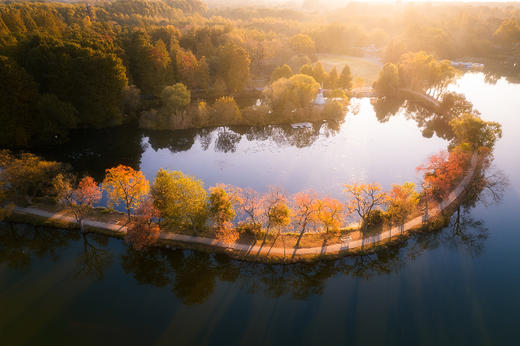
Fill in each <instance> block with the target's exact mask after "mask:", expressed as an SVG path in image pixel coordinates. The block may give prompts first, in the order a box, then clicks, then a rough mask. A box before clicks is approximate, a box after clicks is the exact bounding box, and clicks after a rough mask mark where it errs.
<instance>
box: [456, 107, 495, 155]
mask: <svg viewBox="0 0 520 346" xmlns="http://www.w3.org/2000/svg"><path fill="white" fill-rule="evenodd" d="M450 125H451V127H452V129H453V132H454V133H455V139H454V144H455V145H458V144H463V143H469V144H470V145H471V147H472V148H473V149H478V148H480V147H487V148H490V149H493V147H494V146H495V143H496V141H497V140H498V139H499V138H502V126H501V125H500V124H499V123H497V122H492V121H484V120H482V119H481V118H479V117H478V116H476V115H474V114H470V113H464V114H462V116H461V117H459V118H455V119H453V120H451V121H450Z"/></svg>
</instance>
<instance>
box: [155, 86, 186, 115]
mask: <svg viewBox="0 0 520 346" xmlns="http://www.w3.org/2000/svg"><path fill="white" fill-rule="evenodd" d="M161 100H162V103H163V107H164V108H165V109H166V110H167V111H168V112H177V111H180V110H183V109H185V108H186V106H188V105H189V104H190V102H191V93H190V91H189V90H188V88H186V86H185V85H184V84H182V83H176V84H174V85H171V86H167V87H165V88H164V89H163V91H162V92H161Z"/></svg>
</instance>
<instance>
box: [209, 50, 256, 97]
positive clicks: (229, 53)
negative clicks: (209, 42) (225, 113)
mask: <svg viewBox="0 0 520 346" xmlns="http://www.w3.org/2000/svg"><path fill="white" fill-rule="evenodd" d="M217 56H218V62H217V66H216V78H221V79H222V80H223V81H224V82H225V83H226V85H227V88H228V90H229V91H230V92H233V93H236V92H239V91H241V90H243V89H244V87H245V86H246V84H247V82H248V80H249V66H250V64H251V60H250V59H249V54H248V53H247V51H246V50H245V49H244V48H242V47H240V46H238V45H236V44H235V43H232V42H229V43H227V44H225V45H223V46H220V47H219V48H218V51H217Z"/></svg>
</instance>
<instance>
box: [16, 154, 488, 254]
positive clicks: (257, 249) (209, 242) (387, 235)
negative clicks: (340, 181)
mask: <svg viewBox="0 0 520 346" xmlns="http://www.w3.org/2000/svg"><path fill="white" fill-rule="evenodd" d="M477 160H478V155H477V154H476V153H474V154H473V157H472V159H471V166H470V168H469V170H468V172H467V174H466V175H465V176H464V178H463V179H462V181H461V182H460V183H459V185H458V186H457V187H456V188H455V189H454V190H453V191H451V193H450V194H449V195H448V197H447V198H445V199H444V200H443V201H441V203H439V205H437V206H436V207H434V208H431V209H430V210H427V212H426V213H425V214H424V215H422V216H418V217H416V218H414V219H412V220H410V221H408V222H406V223H405V224H404V225H401V226H396V227H393V228H391V229H390V230H387V231H384V232H381V233H379V234H377V235H373V236H369V237H365V238H362V239H358V240H345V241H342V242H341V243H336V244H331V245H326V246H317V247H308V248H296V247H294V248H280V247H270V246H263V245H248V244H241V243H234V244H231V245H230V244H227V243H225V242H223V241H219V240H217V239H212V238H205V237H197V236H189V235H183V234H175V233H170V232H161V233H160V234H159V239H160V240H162V241H166V243H167V242H168V241H172V244H173V245H175V243H178V242H181V243H189V244H198V245H204V246H209V247H215V248H221V249H229V250H231V251H233V252H236V253H238V254H244V255H249V256H253V257H254V256H257V257H264V256H266V257H267V256H273V257H279V258H286V257H287V258H289V259H297V258H302V257H313V256H318V255H337V254H340V253H343V252H349V251H356V250H362V249H363V248H365V247H370V246H373V245H378V244H380V243H381V242H383V241H385V240H389V239H391V238H392V237H396V236H400V235H403V234H405V233H407V232H409V231H410V230H413V229H417V228H419V227H420V226H421V225H422V224H424V223H425V222H427V221H429V220H431V219H433V218H435V217H437V216H438V215H439V214H441V213H442V212H443V211H444V210H445V209H446V208H448V207H449V206H450V205H451V204H452V203H453V202H455V201H456V200H457V199H458V198H459V197H460V196H461V195H462V194H463V193H464V192H465V189H466V187H467V185H468V184H469V182H470V181H471V179H472V178H473V175H474V173H475V170H476V167H477ZM14 212H16V213H19V214H30V215H36V216H40V217H45V218H49V219H56V220H61V221H65V222H70V223H76V220H75V219H74V218H72V217H69V216H63V215H60V214H59V213H58V214H55V213H50V212H47V211H44V210H40V209H35V208H22V207H16V208H15V209H14ZM83 224H84V225H85V226H88V227H92V228H94V229H101V230H104V231H105V232H106V231H108V232H109V233H112V234H113V235H124V234H126V232H127V228H126V227H124V226H121V225H116V224H109V223H104V222H99V221H94V220H84V221H83Z"/></svg>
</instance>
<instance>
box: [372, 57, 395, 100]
mask: <svg viewBox="0 0 520 346" xmlns="http://www.w3.org/2000/svg"><path fill="white" fill-rule="evenodd" d="M374 89H375V91H376V94H377V95H378V96H386V95H393V94H395V93H396V92H397V91H398V90H399V71H398V69H397V66H395V65H394V64H392V63H386V64H385V66H383V69H382V70H381V71H380V72H379V77H378V78H377V80H376V81H375V82H374Z"/></svg>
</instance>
